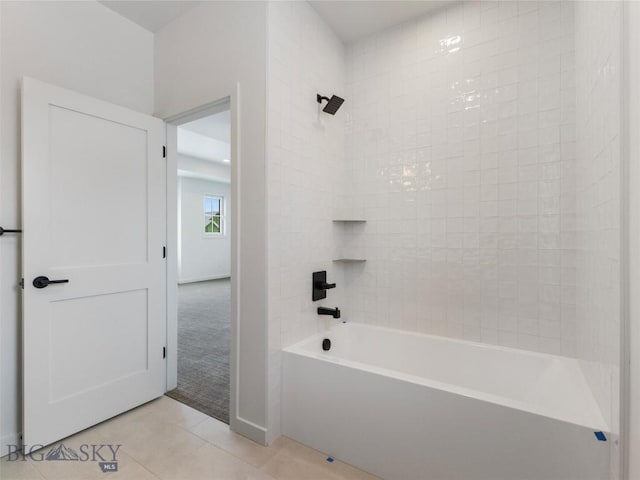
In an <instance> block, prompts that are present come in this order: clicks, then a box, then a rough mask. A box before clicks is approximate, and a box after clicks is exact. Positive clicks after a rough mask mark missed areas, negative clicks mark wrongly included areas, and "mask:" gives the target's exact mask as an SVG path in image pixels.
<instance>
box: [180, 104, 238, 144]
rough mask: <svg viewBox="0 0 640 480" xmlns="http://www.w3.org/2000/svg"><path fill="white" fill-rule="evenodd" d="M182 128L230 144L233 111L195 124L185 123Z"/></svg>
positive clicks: (203, 119) (227, 111)
mask: <svg viewBox="0 0 640 480" xmlns="http://www.w3.org/2000/svg"><path fill="white" fill-rule="evenodd" d="M180 128H185V129H187V130H190V131H192V132H195V133H199V134H200V135H204V136H206V137H209V138H213V139H214V140H220V141H221V142H227V143H229V142H230V141H231V140H230V139H231V111H230V110H225V111H223V112H220V113H216V114H215V115H209V116H208V117H203V118H199V119H198V120H194V121H193V122H189V123H183V124H182V125H180Z"/></svg>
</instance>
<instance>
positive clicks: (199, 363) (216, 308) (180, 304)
mask: <svg viewBox="0 0 640 480" xmlns="http://www.w3.org/2000/svg"><path fill="white" fill-rule="evenodd" d="M172 124H173V125H174V126H175V139H176V143H175V146H176V148H175V165H176V175H175V180H176V185H175V193H176V198H175V200H176V202H177V207H176V209H175V214H176V216H175V223H174V225H175V226H176V232H175V238H176V240H177V243H176V252H177V270H176V277H175V283H176V285H175V288H176V289H177V297H176V298H177V345H176V347H177V351H176V363H177V378H176V382H175V385H171V384H170V385H169V391H168V392H167V395H168V396H169V397H171V398H174V399H175V400H178V401H180V402H182V403H185V404H187V405H189V406H191V407H193V408H195V409H197V410H199V411H201V412H203V413H205V414H207V415H209V416H211V417H214V418H216V419H218V420H220V421H223V422H225V423H227V424H228V423H229V417H230V414H229V398H230V346H231V324H232V322H231V318H232V317H231V298H232V297H231V293H232V292H231V290H232V282H231V264H232V261H231V231H232V224H233V219H232V216H231V212H232V208H233V207H232V205H233V201H234V199H233V198H232V185H231V179H232V175H231V167H232V160H231V158H232V154H231V111H230V102H229V100H225V101H221V102H217V103H216V104H215V105H214V106H212V107H211V108H207V109H206V110H203V111H201V112H200V113H198V114H197V115H193V114H192V115H188V116H185V117H183V118H182V119H179V120H176V121H175V122H172ZM168 178H169V177H168ZM172 386H175V388H171V387H172Z"/></svg>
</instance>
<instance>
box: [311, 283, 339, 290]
mask: <svg viewBox="0 0 640 480" xmlns="http://www.w3.org/2000/svg"><path fill="white" fill-rule="evenodd" d="M316 288H317V289H318V290H330V289H332V288H336V284H335V283H327V282H316Z"/></svg>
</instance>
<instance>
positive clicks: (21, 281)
mask: <svg viewBox="0 0 640 480" xmlns="http://www.w3.org/2000/svg"><path fill="white" fill-rule="evenodd" d="M20 288H22V289H23V290H24V278H21V279H20Z"/></svg>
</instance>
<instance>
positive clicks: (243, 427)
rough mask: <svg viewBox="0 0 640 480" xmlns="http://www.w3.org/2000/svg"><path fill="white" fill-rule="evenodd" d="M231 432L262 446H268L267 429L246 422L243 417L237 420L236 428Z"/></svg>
mask: <svg viewBox="0 0 640 480" xmlns="http://www.w3.org/2000/svg"><path fill="white" fill-rule="evenodd" d="M232 418H233V417H232ZM231 430H233V431H234V432H236V433H239V434H240V435H242V436H243V437H247V438H250V439H251V440H253V441H254V442H256V443H259V444H260V445H264V446H266V445H268V443H267V437H268V432H267V429H266V428H264V427H261V426H260V425H256V424H255V423H253V422H250V421H249V420H245V419H244V418H242V417H236V418H235V422H234V426H233V427H232V428H231Z"/></svg>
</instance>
